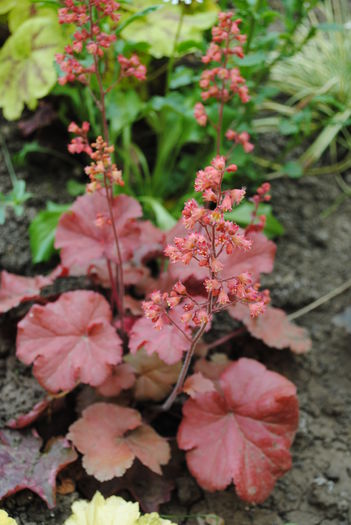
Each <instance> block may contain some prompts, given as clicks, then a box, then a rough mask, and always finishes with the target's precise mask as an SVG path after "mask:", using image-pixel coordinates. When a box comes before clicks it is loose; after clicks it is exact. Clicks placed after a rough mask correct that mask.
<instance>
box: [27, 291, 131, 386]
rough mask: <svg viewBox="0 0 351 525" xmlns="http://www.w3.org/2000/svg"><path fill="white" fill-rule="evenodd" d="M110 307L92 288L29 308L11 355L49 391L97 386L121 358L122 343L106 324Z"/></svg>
mask: <svg viewBox="0 0 351 525" xmlns="http://www.w3.org/2000/svg"><path fill="white" fill-rule="evenodd" d="M111 317H112V314H111V309H110V306H109V304H108V302H107V301H106V299H105V298H104V297H103V296H102V295H100V294H98V293H95V292H89V291H76V292H67V293H64V294H62V295H61V297H60V298H59V299H58V300H57V301H56V302H55V303H50V304H47V305H46V306H39V305H35V306H33V307H32V308H31V309H30V310H29V312H28V314H27V315H26V317H25V318H24V319H23V320H22V321H21V322H20V323H19V325H18V335H17V357H18V358H19V359H20V360H21V361H22V362H23V363H25V364H26V365H29V364H32V363H34V367H33V373H34V375H35V377H36V378H37V380H38V381H39V383H40V384H41V385H42V386H43V387H44V388H46V390H48V391H49V392H58V391H60V390H63V391H65V390H71V389H72V388H74V387H75V386H76V384H77V383H78V382H82V383H87V384H89V385H92V386H98V385H101V384H102V383H103V382H104V381H105V379H106V378H107V377H108V376H109V375H110V373H111V365H116V364H117V363H119V362H120V361H121V359H122V357H121V356H122V341H121V339H120V337H119V336H118V335H117V333H116V331H115V329H114V328H113V326H112V325H111V324H110V322H111Z"/></svg>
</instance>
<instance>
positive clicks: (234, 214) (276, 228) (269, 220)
mask: <svg viewBox="0 0 351 525" xmlns="http://www.w3.org/2000/svg"><path fill="white" fill-rule="evenodd" d="M253 209H254V205H253V204H252V203H251V202H244V203H243V204H241V205H240V206H238V207H237V208H234V210H233V211H231V212H230V213H226V218H227V219H230V220H232V221H234V222H236V223H237V224H239V225H240V226H243V227H245V226H247V225H248V224H250V221H251V214H252V212H253ZM258 215H265V216H266V226H265V229H264V233H265V234H266V236H267V237H268V238H269V239H271V238H272V237H276V236H277V235H282V234H283V233H284V228H283V226H282V224H281V223H280V222H279V221H278V220H277V219H276V218H275V217H274V215H273V213H272V206H270V205H269V204H260V205H259V207H258Z"/></svg>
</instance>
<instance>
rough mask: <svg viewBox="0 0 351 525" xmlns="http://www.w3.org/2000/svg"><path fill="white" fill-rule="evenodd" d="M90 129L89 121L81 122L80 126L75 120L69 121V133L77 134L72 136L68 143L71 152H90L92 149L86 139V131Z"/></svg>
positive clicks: (88, 153) (89, 153)
mask: <svg viewBox="0 0 351 525" xmlns="http://www.w3.org/2000/svg"><path fill="white" fill-rule="evenodd" d="M89 129H90V124H89V122H83V124H82V127H81V128H80V127H79V126H78V125H77V124H76V123H75V122H71V123H70V125H69V126H68V131H69V133H74V134H75V135H77V136H76V137H74V138H73V139H72V140H71V142H70V143H69V145H68V151H69V152H70V153H72V154H75V153H77V154H80V153H86V154H87V155H89V156H90V155H91V154H92V151H93V150H92V149H91V146H90V144H89V140H88V133H89Z"/></svg>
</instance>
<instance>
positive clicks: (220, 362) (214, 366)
mask: <svg viewBox="0 0 351 525" xmlns="http://www.w3.org/2000/svg"><path fill="white" fill-rule="evenodd" d="M229 364H230V361H229V359H228V356H227V355H226V354H221V353H216V354H212V355H211V357H210V361H207V359H204V358H201V359H198V360H197V361H196V363H195V365H194V370H195V372H200V373H201V374H203V375H204V376H205V377H207V378H208V379H210V380H211V381H217V379H219V377H220V375H221V374H222V372H223V371H224V370H225V369H226V368H227V366H228V365H229Z"/></svg>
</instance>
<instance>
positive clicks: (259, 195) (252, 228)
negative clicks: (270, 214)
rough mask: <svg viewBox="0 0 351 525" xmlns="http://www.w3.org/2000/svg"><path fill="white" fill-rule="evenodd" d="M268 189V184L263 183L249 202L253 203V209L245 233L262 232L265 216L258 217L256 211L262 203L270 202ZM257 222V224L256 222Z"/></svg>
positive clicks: (269, 187)
mask: <svg viewBox="0 0 351 525" xmlns="http://www.w3.org/2000/svg"><path fill="white" fill-rule="evenodd" d="M270 189H271V185H270V184H269V182H264V183H263V184H262V185H261V186H260V187H259V188H257V190H256V194H255V195H254V196H253V197H251V199H250V200H251V202H253V203H254V205H255V207H254V210H253V212H252V217H251V223H250V224H249V226H247V228H246V231H247V232H261V231H263V230H264V227H265V225H266V216H265V215H258V209H259V205H260V204H261V203H262V202H269V201H270V200H271V196H270V195H269V192H270ZM257 220H258V223H257V222H256V221H257Z"/></svg>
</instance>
